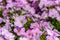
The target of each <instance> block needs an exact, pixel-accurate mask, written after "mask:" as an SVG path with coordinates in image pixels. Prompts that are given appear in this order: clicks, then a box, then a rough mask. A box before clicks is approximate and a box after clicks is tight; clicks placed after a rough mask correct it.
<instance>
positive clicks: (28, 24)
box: [24, 18, 33, 30]
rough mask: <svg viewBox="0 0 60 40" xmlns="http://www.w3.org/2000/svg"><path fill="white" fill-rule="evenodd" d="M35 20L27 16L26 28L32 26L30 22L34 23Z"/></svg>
mask: <svg viewBox="0 0 60 40" xmlns="http://www.w3.org/2000/svg"><path fill="white" fill-rule="evenodd" d="M32 22H33V21H32V20H31V19H30V18H27V23H26V24H25V25H24V28H25V29H26V30H28V29H29V28H30V24H31V23H32Z"/></svg>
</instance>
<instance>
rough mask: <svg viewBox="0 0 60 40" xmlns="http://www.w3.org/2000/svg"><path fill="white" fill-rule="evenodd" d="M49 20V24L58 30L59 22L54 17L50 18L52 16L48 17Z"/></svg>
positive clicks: (59, 27) (59, 28) (59, 29)
mask: <svg viewBox="0 0 60 40" xmlns="http://www.w3.org/2000/svg"><path fill="white" fill-rule="evenodd" d="M48 21H50V22H51V24H53V25H54V28H55V29H57V30H58V31H60V22H59V21H57V20H56V19H52V18H49V20H48Z"/></svg>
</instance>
